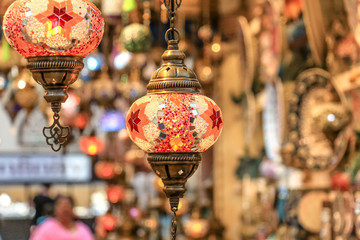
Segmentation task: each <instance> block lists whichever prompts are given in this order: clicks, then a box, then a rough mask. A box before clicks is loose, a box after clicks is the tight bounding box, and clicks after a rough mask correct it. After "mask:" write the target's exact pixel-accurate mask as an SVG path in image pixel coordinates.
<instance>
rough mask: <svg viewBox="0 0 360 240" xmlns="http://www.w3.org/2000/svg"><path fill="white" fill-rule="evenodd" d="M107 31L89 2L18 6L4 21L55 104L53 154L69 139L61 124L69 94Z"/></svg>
mask: <svg viewBox="0 0 360 240" xmlns="http://www.w3.org/2000/svg"><path fill="white" fill-rule="evenodd" d="M103 29H104V21H103V18H102V16H101V13H100V11H99V10H98V9H97V8H96V7H95V6H94V5H93V4H92V3H90V2H89V1H87V0H17V1H15V2H14V3H13V4H12V5H11V6H10V7H9V8H8V9H7V11H6V13H5V15H4V22H3V30H4V33H5V37H6V39H7V40H8V42H9V43H10V45H11V46H12V47H13V48H15V49H16V50H17V51H18V52H19V53H20V54H21V55H23V56H24V57H26V58H27V60H28V66H27V67H28V68H29V69H30V71H31V72H32V74H33V77H34V79H35V80H36V81H37V82H38V83H39V84H41V85H42V86H43V87H44V89H45V95H44V98H45V99H46V101H47V102H49V103H51V108H52V110H53V112H54V122H53V124H52V125H51V126H50V127H45V128H44V130H43V133H44V135H45V137H46V141H47V143H48V144H49V145H50V146H51V147H52V149H53V150H54V151H59V150H60V149H61V146H62V145H63V144H65V143H66V142H67V139H68V136H69V134H70V128H69V127H63V126H62V125H61V124H60V121H59V118H60V117H59V112H60V109H61V103H63V102H65V101H66V99H67V97H68V95H67V88H68V86H69V85H70V84H72V83H73V82H75V81H76V80H77V78H78V75H79V72H80V71H81V69H82V68H83V66H84V64H83V58H84V57H85V56H86V55H88V54H89V53H90V52H92V51H93V50H94V49H95V48H96V47H97V46H98V45H99V43H100V41H101V39H102V36H103Z"/></svg>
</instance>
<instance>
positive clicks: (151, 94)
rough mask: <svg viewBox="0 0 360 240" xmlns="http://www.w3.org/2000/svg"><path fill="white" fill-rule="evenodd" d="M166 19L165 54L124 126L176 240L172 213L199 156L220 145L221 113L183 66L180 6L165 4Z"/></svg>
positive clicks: (199, 159)
mask: <svg viewBox="0 0 360 240" xmlns="http://www.w3.org/2000/svg"><path fill="white" fill-rule="evenodd" d="M164 3H165V6H166V7H167V8H168V11H169V16H170V29H169V30H168V31H167V32H166V39H167V41H168V49H167V50H166V51H165V53H164V54H163V56H162V58H163V64H162V66H161V67H160V68H159V69H158V70H156V71H155V72H154V74H153V75H152V78H151V80H150V82H149V84H148V86H147V89H148V93H147V95H146V96H144V97H142V98H140V99H138V100H137V101H136V102H135V103H134V104H133V105H132V106H131V108H130V110H129V112H128V115H127V119H126V124H127V129H128V132H129V136H130V138H131V139H132V140H133V142H134V143H135V144H136V145H138V146H139V147H140V148H141V149H142V150H144V151H145V152H147V153H148V161H149V163H150V165H151V167H152V169H153V170H154V172H155V173H156V174H157V175H158V176H159V177H160V178H161V179H162V181H163V183H164V189H163V190H164V192H165V194H166V196H167V197H168V198H169V199H170V205H171V210H172V212H173V213H174V217H173V226H172V239H175V238H176V211H177V210H178V204H179V199H180V198H182V197H183V194H184V193H185V191H186V188H185V183H186V181H187V179H188V178H189V177H191V175H192V174H193V173H194V172H195V171H196V169H197V168H198V166H199V163H200V161H201V156H200V153H201V152H204V151H206V150H207V149H208V148H210V147H211V146H212V145H213V144H214V143H215V142H216V140H217V139H218V137H219V135H220V133H221V129H222V126H223V118H222V114H221V111H220V108H219V107H218V106H217V105H216V103H215V102H214V101H213V100H211V99H210V98H208V97H205V96H203V95H201V94H200V88H201V85H200V83H199V81H198V79H197V78H196V75H195V73H194V72H193V71H192V70H190V69H189V68H187V67H186V66H185V64H184V60H185V54H184V53H183V52H182V51H180V50H179V48H178V43H179V40H180V39H179V38H180V35H179V32H178V31H177V30H176V29H175V28H174V20H175V11H176V10H177V8H178V7H179V6H180V4H181V1H179V0H176V1H175V0H165V1H164Z"/></svg>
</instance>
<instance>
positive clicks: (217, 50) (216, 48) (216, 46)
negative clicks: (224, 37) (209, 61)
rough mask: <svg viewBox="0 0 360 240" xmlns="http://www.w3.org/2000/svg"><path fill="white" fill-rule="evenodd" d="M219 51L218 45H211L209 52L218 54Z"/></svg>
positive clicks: (219, 46)
mask: <svg viewBox="0 0 360 240" xmlns="http://www.w3.org/2000/svg"><path fill="white" fill-rule="evenodd" d="M220 50H221V45H220V44H219V43H214V44H212V45H211V51H213V52H214V53H218V52H220Z"/></svg>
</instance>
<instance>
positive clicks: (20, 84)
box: [18, 80, 26, 89]
mask: <svg viewBox="0 0 360 240" xmlns="http://www.w3.org/2000/svg"><path fill="white" fill-rule="evenodd" d="M25 87H26V82H25V81H24V80H20V81H19V82H18V88H19V89H24V88H25Z"/></svg>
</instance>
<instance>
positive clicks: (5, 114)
mask: <svg viewBox="0 0 360 240" xmlns="http://www.w3.org/2000/svg"><path fill="white" fill-rule="evenodd" d="M33 1H35V0H33ZM13 2H14V1H13V0H0V24H2V23H3V16H4V14H5V11H6V9H7V8H8V7H9V6H10V5H11V4H12V3H13ZM55 2H63V1H62V0H55ZM92 2H93V3H94V4H95V5H96V6H97V7H98V8H99V9H100V10H101V12H102V15H103V17H104V21H105V27H104V37H103V40H102V42H101V43H100V45H99V47H98V48H97V49H96V50H95V51H93V52H92V53H90V54H89V55H88V56H87V57H86V58H85V59H84V63H85V67H84V69H83V70H82V71H81V73H80V75H79V79H78V80H77V81H76V82H75V83H74V84H72V85H70V89H69V98H68V99H67V101H66V102H65V103H64V104H63V106H62V111H61V114H60V115H61V121H62V123H63V124H64V125H67V126H71V128H72V134H71V137H70V141H69V142H68V143H67V144H66V145H65V147H64V148H62V149H61V151H60V152H58V153H54V152H53V151H52V150H51V149H50V148H49V146H48V145H47V144H46V140H45V139H44V136H43V130H42V128H43V126H48V125H50V124H51V121H52V110H51V108H50V105H49V104H48V103H47V102H46V101H45V100H44V98H43V95H44V90H43V88H42V87H41V86H40V85H39V84H37V83H36V82H35V80H34V79H33V78H32V75H31V72H30V71H29V70H28V69H27V68H26V65H27V62H26V59H25V58H23V57H22V56H21V55H19V54H18V53H17V52H16V51H15V50H14V49H12V48H11V47H10V46H9V44H8V42H7V41H6V39H5V36H4V33H3V32H2V31H0V42H1V44H0V239H2V240H25V239H29V236H30V229H31V226H32V225H33V224H34V223H33V221H34V217H35V216H36V214H38V213H37V212H36V204H35V202H36V201H35V202H34V199H36V197H39V196H47V197H49V198H54V197H56V196H57V195H58V194H63V195H69V196H72V197H73V198H74V200H75V206H74V213H75V214H76V216H77V217H78V218H79V219H81V220H82V221H83V222H84V223H86V224H87V225H88V226H89V227H90V228H91V230H92V232H93V234H94V236H95V238H96V239H99V240H105V239H108V240H130V239H137V240H140V239H144V240H145V239H146V240H147V239H149V240H160V239H170V227H171V214H172V212H171V209H170V206H169V204H168V200H167V198H166V196H165V194H164V193H163V191H162V188H163V183H162V181H161V179H160V178H159V177H157V175H156V174H154V173H153V171H152V169H151V167H150V165H149V163H148V162H147V160H146V158H147V157H146V154H145V153H144V152H143V151H142V150H141V149H139V148H138V147H137V146H136V145H135V144H133V143H132V142H131V140H130V137H129V134H128V132H127V130H126V114H127V112H128V110H129V108H130V106H131V104H132V103H133V102H134V101H135V100H136V99H138V98H140V97H142V96H144V95H145V94H146V85H147V84H148V82H149V80H150V78H151V77H152V74H153V72H154V71H156V69H158V68H159V67H160V66H161V64H162V58H161V55H162V54H163V52H164V50H165V49H166V47H167V42H166V40H165V38H164V35H165V32H166V30H167V29H168V28H169V22H168V20H169V18H168V11H167V9H166V7H165V5H164V3H163V2H162V1H160V0H92ZM175 27H176V28H177V29H178V31H179V32H180V35H181V41H180V43H179V48H180V49H181V50H182V51H183V52H185V54H186V61H185V63H186V65H187V67H188V68H189V69H193V70H194V71H195V73H196V75H197V77H198V79H199V81H200V83H201V85H202V93H203V94H204V95H206V96H209V97H211V98H212V99H214V100H215V101H216V102H217V104H218V105H219V106H220V107H221V109H222V114H223V119H224V127H223V131H222V135H221V136H220V137H219V140H218V141H217V143H216V144H215V145H214V146H213V147H212V148H211V149H210V150H209V151H207V152H206V153H203V154H202V157H203V160H202V163H201V165H200V166H199V169H198V171H197V172H196V173H195V174H194V176H193V177H192V178H191V179H189V181H188V183H187V185H186V186H187V192H186V194H185V197H184V198H182V199H181V201H180V204H179V211H178V213H177V215H178V220H179V222H178V231H177V233H178V239H184V240H185V239H188V240H195V239H198V240H220V239H224V240H265V239H279V240H292V239H296V240H305V239H306V240H311V239H314V240H315V239H319V240H320V239H321V240H335V239H336V240H341V239H342V240H350V239H360V174H359V169H360V152H359V151H360V148H359V147H360V139H359V138H360V125H359V124H360V109H359V105H360V91H359V87H360V66H359V63H360V2H359V1H358V0H236V1H231V0H182V3H181V7H180V8H179V9H178V11H177V14H176V22H175ZM181 144H183V143H182V142H177V143H176V145H177V146H181ZM175 151H176V150H175ZM179 174H180V173H179Z"/></svg>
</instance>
